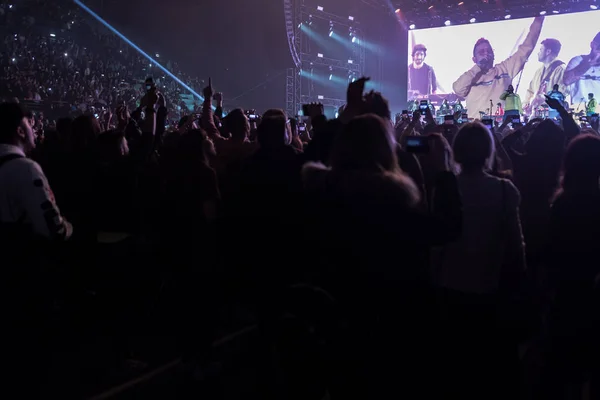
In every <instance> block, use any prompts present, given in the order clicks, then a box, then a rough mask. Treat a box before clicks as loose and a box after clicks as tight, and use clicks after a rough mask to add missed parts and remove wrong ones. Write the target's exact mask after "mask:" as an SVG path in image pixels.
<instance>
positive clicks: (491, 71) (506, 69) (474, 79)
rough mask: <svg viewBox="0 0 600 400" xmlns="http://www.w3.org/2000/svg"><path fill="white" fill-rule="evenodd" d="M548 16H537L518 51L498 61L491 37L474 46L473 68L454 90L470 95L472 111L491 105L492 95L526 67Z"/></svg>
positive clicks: (460, 79)
mask: <svg viewBox="0 0 600 400" xmlns="http://www.w3.org/2000/svg"><path fill="white" fill-rule="evenodd" d="M543 23H544V17H543V16H538V17H536V18H535V19H534V20H533V23H532V24H531V27H530V28H529V33H528V34H527V37H526V38H525V40H524V41H523V43H522V44H521V45H520V46H519V48H518V49H517V51H516V52H515V54H513V55H512V56H510V57H508V58H507V59H506V60H504V61H502V62H501V63H499V64H494V50H493V49H492V45H491V44H490V42H489V41H488V40H487V39H483V38H481V39H479V40H478V41H477V43H475V47H473V62H474V63H475V65H474V66H473V68H471V69H470V70H468V71H467V72H465V73H464V74H462V75H461V76H460V77H459V78H458V79H457V80H456V82H454V84H453V85H452V87H453V88H454V92H455V93H456V94H457V95H459V96H462V97H465V98H466V102H467V109H468V110H469V114H472V115H477V113H478V112H480V111H482V112H485V110H487V109H488V108H489V104H490V103H489V102H490V99H497V98H499V97H500V95H501V94H502V93H503V92H504V88H505V87H506V86H507V85H508V84H510V83H511V82H512V80H513V78H514V77H515V76H516V75H517V74H518V73H519V72H521V70H523V66H524V65H525V62H526V61H527V59H528V58H529V56H530V55H531V53H532V52H533V49H534V48H535V45H536V44H537V41H538V39H539V37H540V32H541V31H542V24H543Z"/></svg>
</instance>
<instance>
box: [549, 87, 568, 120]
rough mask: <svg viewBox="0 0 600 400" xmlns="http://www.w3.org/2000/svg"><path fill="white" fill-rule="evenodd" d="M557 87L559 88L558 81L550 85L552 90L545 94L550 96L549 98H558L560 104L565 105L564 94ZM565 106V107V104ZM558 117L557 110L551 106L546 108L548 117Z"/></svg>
mask: <svg viewBox="0 0 600 400" xmlns="http://www.w3.org/2000/svg"><path fill="white" fill-rule="evenodd" d="M559 89H560V85H559V84H558V83H557V84H555V85H554V86H553V87H552V91H551V92H548V94H547V96H548V97H550V98H551V99H556V100H558V101H559V102H560V104H562V105H563V106H565V95H564V94H563V92H561V91H560V90H559ZM565 108H567V107H566V106H565ZM558 117H559V113H558V111H557V110H555V109H553V108H549V109H548V118H552V119H556V118H558Z"/></svg>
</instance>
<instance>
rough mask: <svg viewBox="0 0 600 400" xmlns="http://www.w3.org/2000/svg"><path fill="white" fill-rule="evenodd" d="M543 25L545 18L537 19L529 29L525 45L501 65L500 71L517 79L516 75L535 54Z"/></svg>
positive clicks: (539, 17)
mask: <svg viewBox="0 0 600 400" xmlns="http://www.w3.org/2000/svg"><path fill="white" fill-rule="evenodd" d="M543 24H544V17H543V16H537V17H535V19H534V20H533V22H532V24H531V26H530V27H529V33H528V34H527V36H526V37H525V40H524V41H523V43H522V44H521V45H520V46H519V48H518V49H517V51H516V52H515V54H513V55H512V56H510V57H508V58H507V59H506V60H504V61H503V62H501V63H500V64H499V67H500V69H503V70H505V71H507V72H508V74H509V75H510V76H511V77H515V75H517V74H518V73H519V72H520V71H521V70H522V69H523V66H524V65H525V62H526V61H527V59H528V58H529V56H530V55H531V53H532V52H533V49H534V48H535V45H536V44H537V41H538V39H539V38H540V33H541V32H542V25H543Z"/></svg>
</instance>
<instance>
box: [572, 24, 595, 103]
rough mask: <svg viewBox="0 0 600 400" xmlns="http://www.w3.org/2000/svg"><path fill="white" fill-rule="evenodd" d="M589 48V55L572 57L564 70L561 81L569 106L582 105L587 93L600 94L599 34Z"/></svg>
mask: <svg viewBox="0 0 600 400" xmlns="http://www.w3.org/2000/svg"><path fill="white" fill-rule="evenodd" d="M590 47H591V51H590V54H585V55H581V56H576V57H573V58H572V59H571V61H569V64H568V65H567V69H566V70H565V74H564V77H563V79H564V84H565V85H566V86H567V92H568V93H569V94H570V95H571V104H577V103H584V102H585V99H586V98H587V97H588V94H589V93H600V32H598V33H597V34H596V36H595V37H594V40H592V43H590Z"/></svg>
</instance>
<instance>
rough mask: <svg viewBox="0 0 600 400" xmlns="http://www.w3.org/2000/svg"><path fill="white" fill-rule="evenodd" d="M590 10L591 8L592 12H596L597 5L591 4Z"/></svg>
mask: <svg viewBox="0 0 600 400" xmlns="http://www.w3.org/2000/svg"><path fill="white" fill-rule="evenodd" d="M590 8H591V9H592V10H597V9H598V6H597V5H595V4H592V5H590Z"/></svg>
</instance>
